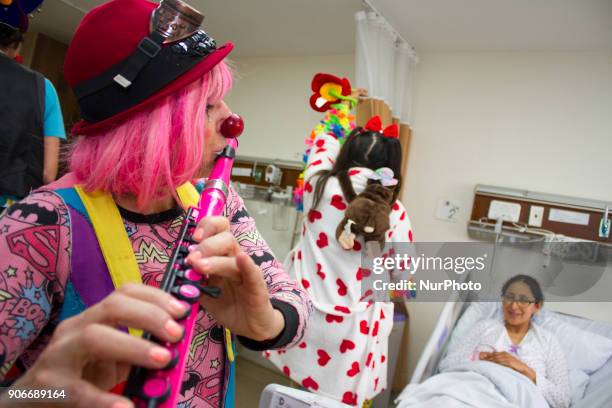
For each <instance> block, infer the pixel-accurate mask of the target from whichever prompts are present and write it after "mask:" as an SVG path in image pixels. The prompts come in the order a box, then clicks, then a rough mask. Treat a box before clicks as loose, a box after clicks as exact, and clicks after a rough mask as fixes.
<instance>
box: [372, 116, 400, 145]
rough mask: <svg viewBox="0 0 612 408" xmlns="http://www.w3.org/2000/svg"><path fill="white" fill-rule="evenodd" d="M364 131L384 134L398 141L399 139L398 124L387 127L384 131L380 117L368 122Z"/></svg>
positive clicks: (373, 117)
mask: <svg viewBox="0 0 612 408" xmlns="http://www.w3.org/2000/svg"><path fill="white" fill-rule="evenodd" d="M364 129H366V130H369V131H372V132H378V133H382V135H383V136H385V137H389V138H391V139H397V138H398V137H399V129H398V127H397V124H395V123H393V124H392V125H389V126H387V127H386V128H385V129H384V130H383V129H382V122H381V120H380V116H378V115H375V116H372V117H371V118H370V120H368V123H366V124H365V126H364Z"/></svg>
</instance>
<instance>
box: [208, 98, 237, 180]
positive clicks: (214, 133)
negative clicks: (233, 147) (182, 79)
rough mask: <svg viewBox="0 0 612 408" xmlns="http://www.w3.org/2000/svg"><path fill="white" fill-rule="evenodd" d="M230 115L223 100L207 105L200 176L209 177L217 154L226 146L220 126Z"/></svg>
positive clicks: (230, 112)
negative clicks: (202, 162) (202, 164)
mask: <svg viewBox="0 0 612 408" xmlns="http://www.w3.org/2000/svg"><path fill="white" fill-rule="evenodd" d="M231 114H232V111H231V110H230V108H229V106H227V104H226V103H225V102H224V101H223V100H221V101H219V102H217V103H215V104H214V105H209V106H208V108H207V117H206V133H205V136H204V138H205V139H204V166H203V170H202V176H204V177H208V176H209V174H210V171H211V170H212V168H213V166H214V164H215V159H216V158H217V153H219V152H220V151H221V150H222V149H223V148H224V147H225V145H227V139H226V138H225V137H223V135H222V134H221V124H222V123H223V121H225V119H227V118H228V117H229V116H230V115H231Z"/></svg>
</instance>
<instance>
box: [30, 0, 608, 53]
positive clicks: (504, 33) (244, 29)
mask: <svg viewBox="0 0 612 408" xmlns="http://www.w3.org/2000/svg"><path fill="white" fill-rule="evenodd" d="M189 2H190V3H191V4H192V5H194V6H195V7H196V8H198V9H199V10H201V11H203V12H204V14H205V15H206V19H205V20H204V28H205V29H206V30H207V31H208V32H209V33H210V34H211V35H212V36H213V37H215V38H216V39H217V40H218V42H225V41H229V40H231V41H233V42H234V43H235V44H236V51H235V54H234V55H235V56H243V57H244V56H248V57H271V56H304V55H331V54H350V53H353V52H354V49H355V45H354V23H353V21H354V20H353V15H354V13H355V12H356V11H358V10H361V9H363V2H362V0H191V1H189ZM101 3H103V0H46V1H45V2H44V4H43V9H42V12H41V13H40V14H38V15H36V16H35V18H34V20H33V21H32V27H33V29H35V30H38V31H42V32H44V33H47V34H49V35H50V36H52V37H54V38H57V39H59V40H61V41H63V42H68V41H69V40H70V37H71V35H72V33H73V31H74V29H75V28H76V26H77V24H78V22H79V21H80V19H81V18H82V16H83V11H84V10H90V9H91V8H92V7H94V6H96V5H98V4H101ZM369 3H371V4H372V5H373V6H374V8H375V9H377V10H378V11H379V12H380V13H381V14H382V15H384V16H385V17H386V18H387V20H388V21H389V22H390V23H391V25H392V26H393V27H394V28H395V29H396V30H397V31H398V32H399V33H400V35H401V36H402V37H403V38H404V39H406V40H407V41H408V42H409V43H410V44H411V45H413V46H414V47H415V48H416V49H417V51H439V50H456V51H484V50H487V51H500V50H504V51H507V50H526V51H528V50H534V51H535V50H559V51H564V50H581V51H592V50H600V51H601V50H612V0H369Z"/></svg>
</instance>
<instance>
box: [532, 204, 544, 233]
mask: <svg viewBox="0 0 612 408" xmlns="http://www.w3.org/2000/svg"><path fill="white" fill-rule="evenodd" d="M543 218H544V207H540V206H538V205H532V206H531V208H530V209H529V225H530V226H531V227H538V228H539V227H541V226H542V219H543Z"/></svg>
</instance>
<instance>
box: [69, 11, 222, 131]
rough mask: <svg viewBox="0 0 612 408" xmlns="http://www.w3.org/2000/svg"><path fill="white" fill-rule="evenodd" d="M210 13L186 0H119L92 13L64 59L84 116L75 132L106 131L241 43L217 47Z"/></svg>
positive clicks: (189, 80)
mask: <svg viewBox="0 0 612 408" xmlns="http://www.w3.org/2000/svg"><path fill="white" fill-rule="evenodd" d="M203 19H204V16H203V15H202V14H200V13H199V12H198V11H197V10H195V9H193V8H191V7H190V6H188V5H187V4H185V3H183V2H182V1H180V0H163V1H162V2H161V3H160V4H159V5H158V4H157V3H152V2H149V1H146V0H112V1H109V2H108V3H105V4H102V5H101V6H98V7H96V8H94V9H92V10H91V11H90V12H89V13H87V14H86V15H85V17H84V18H83V20H82V21H81V23H80V25H79V26H78V27H77V30H76V32H75V33H74V37H73V38H72V41H71V43H70V47H69V48H68V52H67V54H66V60H65V62H64V76H65V77H66V81H67V82H68V84H69V85H70V86H71V87H72V89H73V90H74V92H75V94H76V96H77V99H78V102H79V106H80V108H81V116H82V117H83V120H81V121H80V122H78V123H77V124H76V125H75V126H74V127H73V128H72V133H74V134H75V135H91V134H95V133H100V132H104V131H106V130H108V129H109V128H111V127H113V126H116V125H118V124H120V123H122V122H123V121H125V120H126V119H128V118H129V117H131V116H133V115H134V114H135V113H138V112H142V111H143V110H145V109H147V108H149V107H151V106H152V105H153V104H154V103H155V102H156V101H158V100H159V99H161V98H163V97H165V96H167V95H170V94H172V93H173V92H176V91H177V90H179V89H181V88H184V87H185V86H187V85H189V84H190V83H192V82H193V81H195V80H197V79H199V78H201V77H202V76H203V75H204V74H205V73H207V72H208V71H210V70H211V69H212V68H213V67H214V66H215V65H217V64H218V63H219V62H220V61H221V60H223V59H224V58H225V57H226V56H227V55H228V54H229V53H230V52H231V50H232V49H233V47H234V46H233V44H232V43H227V44H225V45H223V46H221V47H217V46H216V43H215V40H214V39H212V38H211V37H209V36H208V34H206V33H205V32H204V31H203V30H202V29H201V28H200V24H201V22H202V20H203Z"/></svg>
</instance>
